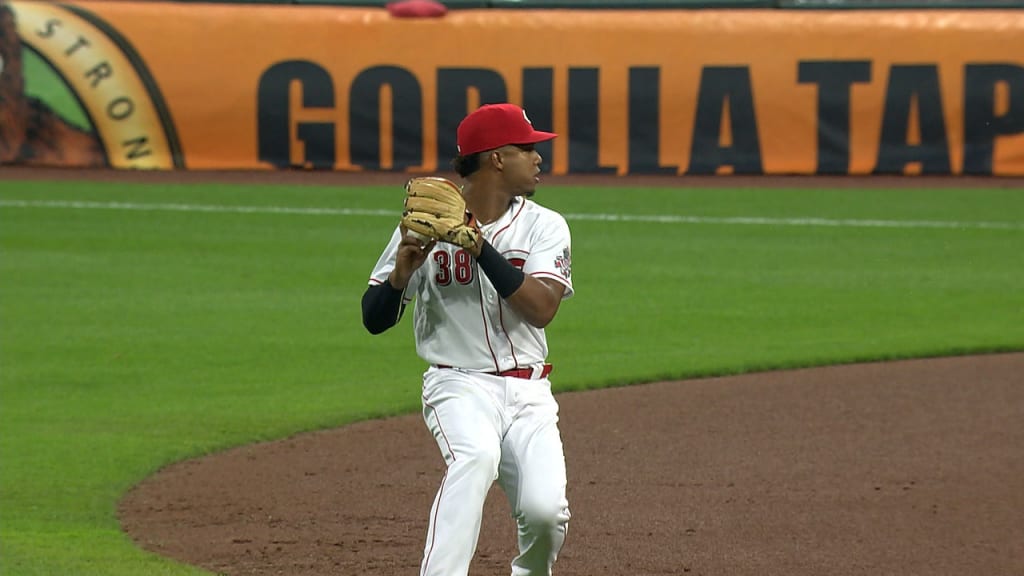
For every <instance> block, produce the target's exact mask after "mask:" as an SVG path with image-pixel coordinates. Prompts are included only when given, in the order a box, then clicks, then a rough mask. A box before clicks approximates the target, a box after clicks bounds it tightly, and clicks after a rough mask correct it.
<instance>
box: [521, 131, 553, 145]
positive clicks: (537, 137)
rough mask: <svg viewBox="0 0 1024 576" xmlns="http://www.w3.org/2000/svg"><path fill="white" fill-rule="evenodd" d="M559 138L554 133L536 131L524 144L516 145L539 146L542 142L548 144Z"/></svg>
mask: <svg viewBox="0 0 1024 576" xmlns="http://www.w3.org/2000/svg"><path fill="white" fill-rule="evenodd" d="M555 138H558V134H555V133H554V132H541V131H540V130H534V131H533V134H530V137H529V138H527V139H526V140H523V141H522V142H516V144H539V143H540V142H547V141H548V140H554V139H555Z"/></svg>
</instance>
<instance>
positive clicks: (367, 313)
mask: <svg viewBox="0 0 1024 576" xmlns="http://www.w3.org/2000/svg"><path fill="white" fill-rule="evenodd" d="M404 293H405V291H404V290H398V289H396V288H395V287H394V286H392V285H391V282H390V281H389V280H384V283H383V284H378V285H376V286H370V287H369V288H367V289H366V292H364V293H363V326H365V327H366V329H367V330H368V331H369V332H370V334H380V333H381V332H384V331H385V330H387V329H388V328H391V327H392V326H394V325H395V324H398V320H399V319H400V318H401V317H402V312H404V311H405V306H404V305H403V304H402V295H403V294H404Z"/></svg>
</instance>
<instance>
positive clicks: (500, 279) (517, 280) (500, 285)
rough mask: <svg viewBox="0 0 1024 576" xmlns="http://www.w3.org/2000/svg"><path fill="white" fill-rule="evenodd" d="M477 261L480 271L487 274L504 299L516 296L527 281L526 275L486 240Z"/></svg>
mask: <svg viewBox="0 0 1024 576" xmlns="http://www.w3.org/2000/svg"><path fill="white" fill-rule="evenodd" d="M476 261H477V263H478V264H480V269H481V270H483V271H484V274H487V277H488V278H489V279H490V280H491V284H492V285H494V289H495V290H497V291H498V294H499V295H500V296H501V297H502V298H508V297H509V296H511V295H512V294H514V293H515V291H516V290H518V289H519V287H520V286H522V285H523V282H524V281H525V280H526V274H524V273H523V271H522V270H520V269H519V268H516V267H515V266H513V265H512V263H511V262H509V261H508V260H506V259H505V257H504V256H502V255H501V254H499V253H498V251H497V250H495V249H494V246H491V243H490V242H487V241H486V240H485V241H484V245H483V247H482V248H481V250H480V256H478V257H477V259H476Z"/></svg>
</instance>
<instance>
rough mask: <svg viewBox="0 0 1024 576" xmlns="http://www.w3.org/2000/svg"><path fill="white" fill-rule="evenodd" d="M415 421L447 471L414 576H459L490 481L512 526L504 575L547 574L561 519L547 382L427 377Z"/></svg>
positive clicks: (561, 486) (553, 406)
mask: <svg viewBox="0 0 1024 576" xmlns="http://www.w3.org/2000/svg"><path fill="white" fill-rule="evenodd" d="M423 420H424V422H425V423H426V425H427V428H428V429H429V430H430V432H431V433H432V434H433V436H434V439H435V440H436V441H437V445H438V447H439V448H440V450H441V454H442V456H443V457H444V460H445V464H446V465H447V470H446V472H445V475H444V477H443V479H442V480H441V485H440V487H439V488H438V491H437V495H436V496H435V498H434V504H433V507H432V508H431V511H430V524H429V527H428V530H427V540H426V545H425V546H424V552H423V561H422V563H421V566H420V575H421V576H466V575H467V574H468V572H469V566H470V562H471V561H472V559H473V555H474V553H475V552H476V546H477V539H478V537H479V533H480V523H481V519H482V515H483V505H484V501H485V499H486V498H487V493H488V490H489V489H490V487H491V485H492V484H493V483H494V481H495V480H497V481H498V484H499V486H501V488H502V490H504V492H505V494H506V496H507V497H508V500H509V505H510V507H511V509H512V515H513V517H514V518H515V519H516V522H517V524H518V527H519V537H518V540H519V555H518V556H516V558H515V559H514V560H513V561H512V576H547V575H550V574H551V567H552V565H553V564H554V562H555V559H556V558H557V557H558V553H559V551H560V550H561V548H562V544H563V542H564V541H565V535H566V531H567V529H568V524H569V518H570V513H569V503H568V501H567V500H566V497H565V490H566V473H565V457H564V454H563V450H562V439H561V437H560V435H559V431H558V404H557V402H556V401H555V398H554V396H553V395H552V393H551V383H550V381H548V379H546V378H543V379H539V380H523V379H518V378H503V377H500V376H491V375H487V374H475V373H470V372H463V371H459V370H454V369H437V368H431V369H430V370H428V371H427V373H426V374H424V377H423Z"/></svg>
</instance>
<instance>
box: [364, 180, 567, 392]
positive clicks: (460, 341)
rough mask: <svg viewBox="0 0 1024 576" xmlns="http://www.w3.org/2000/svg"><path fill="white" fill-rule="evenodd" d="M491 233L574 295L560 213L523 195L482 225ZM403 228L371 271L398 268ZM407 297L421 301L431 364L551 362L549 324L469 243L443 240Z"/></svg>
mask: <svg viewBox="0 0 1024 576" xmlns="http://www.w3.org/2000/svg"><path fill="white" fill-rule="evenodd" d="M481 231H482V232H483V235H484V238H486V239H487V241H488V242H490V244H491V245H492V246H494V249H495V250H497V251H498V253H499V254H501V255H502V256H504V257H505V258H506V259H507V260H508V261H509V262H510V263H512V265H513V266H515V267H517V268H519V269H521V270H522V271H523V272H524V273H526V274H528V275H531V276H534V277H536V278H551V279H553V280H556V281H557V282H559V283H561V284H563V285H564V286H565V294H564V296H563V299H565V298H569V297H570V296H572V294H573V288H572V246H571V239H570V234H569V226H568V224H566V222H565V219H564V218H563V217H562V216H561V215H560V214H558V213H557V212H555V211H553V210H550V209H548V208H545V207H543V206H540V205H539V204H537V203H535V202H533V201H531V200H527V199H525V198H522V197H517V198H515V199H514V201H513V203H512V206H511V207H510V208H509V210H508V211H506V212H505V214H503V215H502V216H501V217H500V218H498V220H496V221H495V222H492V223H490V224H488V225H486V226H482V227H481ZM400 234H401V232H400V231H399V229H398V228H396V229H395V232H394V234H393V235H392V237H391V242H390V243H389V244H388V246H387V248H386V249H385V250H384V253H383V254H381V257H380V259H379V260H378V261H377V265H376V266H375V267H374V269H373V274H372V275H371V277H370V285H378V284H383V283H384V282H386V281H387V278H388V275H390V274H391V271H392V270H393V269H394V267H395V257H396V255H397V254H398V244H399V242H400V241H401V236H400ZM402 298H403V304H408V303H409V302H411V301H412V300H413V299H415V300H416V304H415V312H414V316H413V326H414V329H415V335H416V352H417V353H418V354H419V356H420V357H421V358H423V359H424V360H426V361H427V362H428V363H430V364H433V365H438V366H451V367H455V368H462V369H465V370H472V371H480V372H501V371H505V370H511V369H513V368H526V367H531V366H534V365H536V364H539V363H543V362H544V360H545V358H546V357H547V355H548V344H547V338H546V337H545V335H544V329H543V328H537V327H535V326H532V325H530V324H529V323H528V322H526V320H524V319H523V318H522V317H520V316H519V314H518V313H517V312H516V311H515V310H513V309H512V308H511V307H510V306H509V305H508V303H506V302H505V301H504V300H503V299H502V298H501V297H500V296H499V295H498V293H497V292H496V291H495V289H494V286H492V285H491V282H490V280H489V279H488V278H487V276H486V274H484V273H483V271H482V270H480V267H479V266H478V265H477V263H476V260H475V259H474V258H473V257H472V255H470V254H469V252H467V251H466V250H465V249H463V248H461V247H459V246H455V245H453V244H447V243H444V242H438V243H437V244H436V245H435V246H434V250H433V252H431V253H430V254H429V255H428V256H427V260H426V262H424V264H423V266H422V267H420V268H419V269H418V270H416V272H415V273H414V274H413V276H412V278H411V279H410V281H409V286H408V287H407V288H406V290H405V293H404V294H403V295H402Z"/></svg>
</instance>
